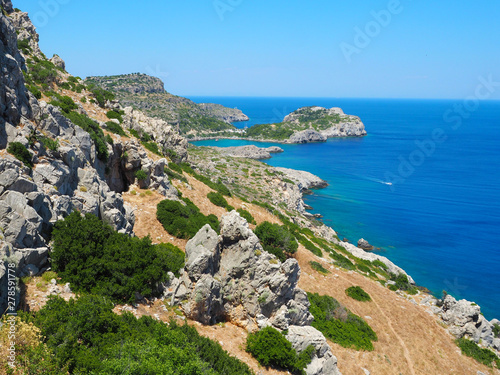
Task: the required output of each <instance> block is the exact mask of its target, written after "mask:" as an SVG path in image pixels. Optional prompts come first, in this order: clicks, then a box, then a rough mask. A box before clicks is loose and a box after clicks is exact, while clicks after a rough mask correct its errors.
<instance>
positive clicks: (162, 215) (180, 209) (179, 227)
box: [156, 198, 219, 239]
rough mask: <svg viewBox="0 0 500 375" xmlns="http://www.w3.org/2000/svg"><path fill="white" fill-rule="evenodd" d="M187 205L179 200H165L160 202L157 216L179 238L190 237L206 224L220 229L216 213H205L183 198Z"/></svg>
mask: <svg viewBox="0 0 500 375" xmlns="http://www.w3.org/2000/svg"><path fill="white" fill-rule="evenodd" d="M183 200H184V202H185V203H186V205H185V206H184V205H182V204H181V203H180V202H177V201H170V200H164V201H161V202H160V203H158V206H157V210H156V218H157V219H158V221H159V222H160V223H161V224H162V225H163V228H165V230H166V231H167V232H168V233H170V234H171V235H173V236H175V237H177V238H185V239H189V238H191V237H193V236H194V235H195V234H196V233H198V231H199V230H200V229H201V228H202V227H203V226H204V225H206V224H209V225H210V226H211V227H212V228H213V229H214V230H215V231H218V229H219V220H218V219H217V216H215V215H208V216H205V215H203V214H202V213H201V212H200V210H199V209H198V207H196V206H195V205H194V203H193V202H191V201H190V200H189V199H187V198H184V199H183Z"/></svg>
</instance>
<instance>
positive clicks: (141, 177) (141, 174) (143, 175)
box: [135, 169, 148, 181]
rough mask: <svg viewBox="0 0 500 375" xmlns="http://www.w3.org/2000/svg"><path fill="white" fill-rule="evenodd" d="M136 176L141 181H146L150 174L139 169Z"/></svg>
mask: <svg viewBox="0 0 500 375" xmlns="http://www.w3.org/2000/svg"><path fill="white" fill-rule="evenodd" d="M135 178H137V180H139V181H144V180H146V179H147V178H148V174H147V173H146V172H144V171H143V170H142V169H139V170H138V171H137V172H135Z"/></svg>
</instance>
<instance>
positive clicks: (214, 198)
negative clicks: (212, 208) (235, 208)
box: [207, 192, 228, 208]
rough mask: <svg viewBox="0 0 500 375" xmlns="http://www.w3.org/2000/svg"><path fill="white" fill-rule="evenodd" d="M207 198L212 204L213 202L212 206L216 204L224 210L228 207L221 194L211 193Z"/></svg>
mask: <svg viewBox="0 0 500 375" xmlns="http://www.w3.org/2000/svg"><path fill="white" fill-rule="evenodd" d="M207 198H208V199H209V200H210V202H212V204H215V205H216V206H219V207H224V208H226V207H227V206H228V203H227V200H226V199H225V198H224V197H223V196H222V194H221V193H214V192H210V193H208V194H207Z"/></svg>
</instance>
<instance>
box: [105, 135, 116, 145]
mask: <svg viewBox="0 0 500 375" xmlns="http://www.w3.org/2000/svg"><path fill="white" fill-rule="evenodd" d="M104 139H105V140H106V142H108V143H109V144H110V145H112V144H113V143H114V142H113V137H111V136H110V135H109V134H106V137H104Z"/></svg>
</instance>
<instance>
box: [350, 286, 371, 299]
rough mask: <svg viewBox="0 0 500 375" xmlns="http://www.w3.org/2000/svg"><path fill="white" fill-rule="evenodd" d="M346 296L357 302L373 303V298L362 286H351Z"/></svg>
mask: <svg viewBox="0 0 500 375" xmlns="http://www.w3.org/2000/svg"><path fill="white" fill-rule="evenodd" d="M345 294H347V295H348V296H349V297H351V298H354V299H355V300H356V301H362V302H364V301H371V300H372V299H371V297H370V295H369V294H368V293H366V292H365V291H364V290H363V289H362V288H361V287H360V286H351V287H350V288H347V289H346V290H345Z"/></svg>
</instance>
